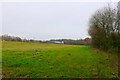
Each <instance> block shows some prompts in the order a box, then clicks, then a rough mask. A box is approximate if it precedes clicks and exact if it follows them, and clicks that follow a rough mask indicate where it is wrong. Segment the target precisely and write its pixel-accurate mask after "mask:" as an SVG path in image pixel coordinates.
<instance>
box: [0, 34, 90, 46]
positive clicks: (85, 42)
mask: <svg viewBox="0 0 120 80" xmlns="http://www.w3.org/2000/svg"><path fill="white" fill-rule="evenodd" d="M0 40H2V41H19V42H37V43H50V42H53V44H54V42H55V41H58V42H64V43H63V44H70V45H89V44H90V38H85V39H78V40H73V39H51V40H46V41H42V40H33V39H29V40H28V39H22V38H20V37H15V36H9V35H2V36H0Z"/></svg>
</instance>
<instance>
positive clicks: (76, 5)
mask: <svg viewBox="0 0 120 80" xmlns="http://www.w3.org/2000/svg"><path fill="white" fill-rule="evenodd" d="M104 6H107V3H106V2H6V3H2V6H1V4H0V9H2V11H1V12H0V17H2V18H1V19H0V22H1V21H2V34H8V35H13V36H19V37H21V38H26V39H40V40H47V39H59V38H60V39H61V38H64V39H66V38H67V39H69V38H70V39H80V38H85V37H87V36H89V35H88V28H89V26H88V24H89V19H90V17H91V16H92V15H93V14H94V13H95V11H96V10H98V9H100V8H103V7H104Z"/></svg>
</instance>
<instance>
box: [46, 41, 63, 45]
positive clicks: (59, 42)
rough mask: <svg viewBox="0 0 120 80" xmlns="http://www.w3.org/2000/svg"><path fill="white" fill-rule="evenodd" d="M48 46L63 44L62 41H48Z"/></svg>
mask: <svg viewBox="0 0 120 80" xmlns="http://www.w3.org/2000/svg"><path fill="white" fill-rule="evenodd" d="M47 43H48V44H64V41H48V42H47Z"/></svg>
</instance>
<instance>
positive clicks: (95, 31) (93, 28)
mask: <svg viewBox="0 0 120 80" xmlns="http://www.w3.org/2000/svg"><path fill="white" fill-rule="evenodd" d="M118 12H119V11H118V10H117V9H113V8H111V7H110V6H108V7H104V8H103V9H101V10H98V11H96V13H95V14H94V15H93V16H92V17H91V19H90V28H89V34H90V36H91V37H92V45H93V47H96V48H99V49H103V50H106V51H107V50H110V49H116V47H117V46H118V34H117V33H119V27H120V26H119V25H120V18H119V17H120V16H119V13H118Z"/></svg>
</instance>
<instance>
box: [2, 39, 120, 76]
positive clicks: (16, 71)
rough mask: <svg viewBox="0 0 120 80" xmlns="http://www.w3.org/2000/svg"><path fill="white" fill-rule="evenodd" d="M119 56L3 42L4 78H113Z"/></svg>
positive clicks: (72, 47) (75, 48) (67, 47)
mask: <svg viewBox="0 0 120 80" xmlns="http://www.w3.org/2000/svg"><path fill="white" fill-rule="evenodd" d="M115 62H117V56H116V55H113V54H108V53H105V52H100V51H98V50H93V49H91V48H90V47H88V46H78V45H77V46H75V45H64V44H40V43H30V42H5V41H4V42H2V73H3V74H2V75H3V77H22V78H25V77H31V78H62V77H63V78H113V77H118V72H117V71H118V70H117V66H116V65H115Z"/></svg>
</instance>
